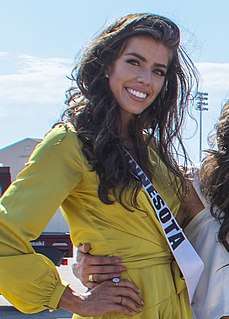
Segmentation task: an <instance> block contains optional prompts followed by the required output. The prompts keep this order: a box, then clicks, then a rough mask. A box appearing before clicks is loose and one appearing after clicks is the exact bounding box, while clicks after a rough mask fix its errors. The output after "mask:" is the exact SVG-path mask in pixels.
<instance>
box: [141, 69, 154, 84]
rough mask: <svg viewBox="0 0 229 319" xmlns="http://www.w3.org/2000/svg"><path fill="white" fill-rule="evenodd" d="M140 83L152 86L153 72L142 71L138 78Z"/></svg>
mask: <svg viewBox="0 0 229 319" xmlns="http://www.w3.org/2000/svg"><path fill="white" fill-rule="evenodd" d="M138 82H139V83H143V84H146V85H150V84H151V82H152V71H151V70H142V72H141V73H140V74H139V76H138Z"/></svg>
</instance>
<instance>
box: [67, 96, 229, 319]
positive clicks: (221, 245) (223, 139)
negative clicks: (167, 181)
mask: <svg viewBox="0 0 229 319" xmlns="http://www.w3.org/2000/svg"><path fill="white" fill-rule="evenodd" d="M215 141H216V148H215V149H212V150H210V151H208V155H207V156H206V158H205V160H204V162H203V165H202V167H201V170H200V177H199V173H198V171H196V172H195V173H194V180H193V186H194V188H195V191H196V194H197V195H198V196H199V197H200V199H201V200H202V202H203V204H204V209H203V210H202V211H201V212H199V213H198V214H197V215H196V216H195V217H194V218H193V219H192V220H191V222H190V223H189V224H188V225H187V227H186V228H185V233H186V235H187V236H188V238H189V240H190V241H191V243H192V245H193V246H194V248H195V249H196V250H197V252H198V253H199V255H200V257H201V259H202V260H203V261H204V264H205V268H204V272H203V274H202V276H201V278H200V281H199V283H198V286H197V289H196V292H195V294H194V298H193V302H192V307H193V310H194V313H195V315H196V318H197V319H206V318H208V319H222V318H224V319H229V294H228V286H229V237H228V236H229V200H228V193H229V152H228V150H229V102H227V103H226V104H225V105H224V107H223V110H222V114H221V117H220V119H219V122H218V124H217V126H216V136H215ZM191 177H192V178H193V176H191ZM199 181H201V186H200V183H199ZM196 197H197V196H196ZM194 201H195V198H194V200H193V201H192V203H193V202H194ZM89 251H90V245H89V244H85V245H83V246H80V247H79V253H78V261H79V263H78V264H75V265H73V271H74V273H75V275H76V276H77V277H79V278H80V279H82V281H83V282H84V284H85V285H86V286H88V287H89V288H92V287H95V286H96V285H97V283H100V282H102V281H104V280H108V279H110V278H113V277H114V276H121V273H122V272H123V271H125V269H122V268H121V267H120V266H119V263H120V261H118V260H113V259H112V258H111V257H96V256H91V255H89V254H88V253H89ZM88 274H91V275H92V278H93V282H88Z"/></svg>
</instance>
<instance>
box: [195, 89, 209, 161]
mask: <svg viewBox="0 0 229 319" xmlns="http://www.w3.org/2000/svg"><path fill="white" fill-rule="evenodd" d="M196 100H197V103H196V110H198V111H199V112H200V123H199V124H200V142H199V143H200V149H199V161H200V162H201V160H202V112H203V111H208V108H207V107H206V105H208V103H207V102H204V101H207V100H208V93H206V92H198V93H197V95H196Z"/></svg>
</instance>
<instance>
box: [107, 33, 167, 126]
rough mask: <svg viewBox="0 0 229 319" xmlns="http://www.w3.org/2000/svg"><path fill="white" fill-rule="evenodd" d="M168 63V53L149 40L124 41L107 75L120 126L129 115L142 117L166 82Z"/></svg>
mask: <svg viewBox="0 0 229 319" xmlns="http://www.w3.org/2000/svg"><path fill="white" fill-rule="evenodd" d="M168 62H169V51H168V49H167V48H166V47H165V46H164V45H163V44H161V43H159V42H156V41H155V40H153V39H152V38H151V37H150V36H140V35H139V36H133V37H131V38H130V39H129V40H128V41H127V43H126V45H125V47H124V50H123V51H122V53H121V54H120V56H119V57H118V58H117V59H116V60H115V61H114V63H113V64H112V66H111V67H109V68H108V70H107V72H106V73H107V74H108V75H109V84H110V88H111V91H112V93H113V95H114V97H115V99H116V101H117V102H118V104H119V106H120V108H121V117H122V121H123V123H127V122H128V121H129V119H130V117H131V115H132V114H140V113H142V112H143V111H144V110H145V109H146V108H147V107H148V106H149V105H150V104H151V103H152V102H153V101H154V100H155V99H156V97H157V96H158V94H159V93H160V91H161V89H162V87H163V84H164V81H165V75H166V72H167V68H168Z"/></svg>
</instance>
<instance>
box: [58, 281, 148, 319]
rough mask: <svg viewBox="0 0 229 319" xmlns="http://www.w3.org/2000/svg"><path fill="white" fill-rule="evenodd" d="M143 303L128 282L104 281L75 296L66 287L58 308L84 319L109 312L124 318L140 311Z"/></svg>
mask: <svg viewBox="0 0 229 319" xmlns="http://www.w3.org/2000/svg"><path fill="white" fill-rule="evenodd" d="M142 306H143V301H142V300H141V298H140V297H139V290H138V291H136V286H135V285H134V284H133V283H131V282H129V281H128V280H125V279H124V280H120V282H119V283H114V282H113V281H112V280H109V281H105V282H103V283H102V284H100V285H98V286H97V287H95V288H93V289H91V290H90V291H88V292H86V293H84V294H76V293H75V292H74V291H73V290H71V288H69V287H67V288H66V290H65V292H64V294H63V296H62V298H61V300H60V302H59V305H58V307H59V308H63V309H66V310H68V311H70V312H72V313H76V314H78V315H81V316H84V317H94V316H95V317H96V316H102V315H105V314H108V313H111V312H119V313H122V314H124V315H126V316H131V315H133V314H134V313H138V312H140V311H141V307H142Z"/></svg>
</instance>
